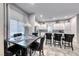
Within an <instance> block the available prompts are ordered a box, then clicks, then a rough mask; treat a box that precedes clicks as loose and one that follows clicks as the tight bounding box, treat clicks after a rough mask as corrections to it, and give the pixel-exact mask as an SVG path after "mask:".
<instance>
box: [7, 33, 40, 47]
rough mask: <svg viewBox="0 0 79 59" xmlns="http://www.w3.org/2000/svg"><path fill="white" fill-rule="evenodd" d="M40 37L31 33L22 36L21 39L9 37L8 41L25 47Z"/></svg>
mask: <svg viewBox="0 0 79 59" xmlns="http://www.w3.org/2000/svg"><path fill="white" fill-rule="evenodd" d="M40 38H41V36H38V37H36V36H33V35H28V36H26V37H24V39H21V40H19V39H18V40H15V39H9V40H8V42H10V43H13V44H18V45H20V46H22V47H23V48H27V47H28V46H29V45H30V44H31V43H32V42H34V41H35V40H37V39H40Z"/></svg>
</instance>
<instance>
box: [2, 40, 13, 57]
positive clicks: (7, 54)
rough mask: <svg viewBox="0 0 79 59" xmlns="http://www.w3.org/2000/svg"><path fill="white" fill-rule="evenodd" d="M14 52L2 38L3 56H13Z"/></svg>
mask: <svg viewBox="0 0 79 59" xmlns="http://www.w3.org/2000/svg"><path fill="white" fill-rule="evenodd" d="M13 55H14V54H13V53H12V52H10V51H9V50H8V47H7V41H6V40H4V56H13Z"/></svg>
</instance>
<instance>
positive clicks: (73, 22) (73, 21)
mask: <svg viewBox="0 0 79 59" xmlns="http://www.w3.org/2000/svg"><path fill="white" fill-rule="evenodd" d="M70 22H71V33H73V34H74V35H75V36H74V38H73V42H76V43H77V16H75V17H73V18H72V19H71V21H70Z"/></svg>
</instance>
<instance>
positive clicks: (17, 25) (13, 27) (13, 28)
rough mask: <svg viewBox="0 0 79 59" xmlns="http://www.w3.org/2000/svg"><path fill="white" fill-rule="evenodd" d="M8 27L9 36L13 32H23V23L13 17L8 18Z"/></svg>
mask: <svg viewBox="0 0 79 59" xmlns="http://www.w3.org/2000/svg"><path fill="white" fill-rule="evenodd" d="M9 26H10V28H9V30H10V31H9V34H10V37H11V36H13V34H15V33H22V34H24V23H22V22H20V21H17V20H15V19H10V25H9Z"/></svg>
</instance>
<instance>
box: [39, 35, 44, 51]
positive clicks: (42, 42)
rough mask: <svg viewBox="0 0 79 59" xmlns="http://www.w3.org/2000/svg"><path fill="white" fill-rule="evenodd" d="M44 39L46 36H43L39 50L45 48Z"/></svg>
mask: <svg viewBox="0 0 79 59" xmlns="http://www.w3.org/2000/svg"><path fill="white" fill-rule="evenodd" d="M44 40H45V36H44V37H41V40H40V46H39V50H42V49H43V44H44Z"/></svg>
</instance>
